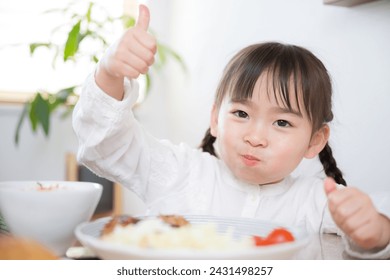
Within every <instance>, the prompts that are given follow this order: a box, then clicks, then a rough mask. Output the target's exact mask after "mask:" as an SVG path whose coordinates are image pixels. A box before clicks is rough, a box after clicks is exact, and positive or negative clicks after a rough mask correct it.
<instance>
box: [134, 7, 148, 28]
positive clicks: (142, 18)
mask: <svg viewBox="0 0 390 280" xmlns="http://www.w3.org/2000/svg"><path fill="white" fill-rule="evenodd" d="M149 21H150V12H149V9H148V7H146V6H145V5H139V12H138V20H137V23H136V26H137V27H139V28H141V29H142V30H144V31H147V30H148V27H149Z"/></svg>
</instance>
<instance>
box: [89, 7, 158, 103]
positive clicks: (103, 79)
mask: <svg viewBox="0 0 390 280" xmlns="http://www.w3.org/2000/svg"><path fill="white" fill-rule="evenodd" d="M149 21H150V13H149V9H148V8H147V7H146V6H144V5H140V6H139V15H138V20H137V22H136V24H135V26H134V27H132V28H129V29H128V30H126V31H125V33H124V34H123V35H122V36H121V37H120V38H119V40H118V41H117V42H116V43H115V44H113V45H112V46H110V47H109V48H108V49H107V51H106V52H105V54H104V56H103V57H102V59H101V60H100V62H99V65H98V69H97V71H96V75H95V79H96V83H97V84H98V86H99V87H100V88H102V89H103V91H105V92H106V93H108V94H109V95H111V96H113V97H115V98H117V99H119V100H121V99H122V97H123V78H124V77H127V78H129V79H136V78H138V76H139V75H140V74H146V73H147V72H148V70H149V67H150V66H151V65H152V64H153V62H154V55H155V53H156V50H157V43H156V39H155V38H154V36H153V35H151V34H149V33H148V32H147V30H148V27H149Z"/></svg>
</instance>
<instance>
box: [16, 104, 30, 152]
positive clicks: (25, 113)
mask: <svg viewBox="0 0 390 280" xmlns="http://www.w3.org/2000/svg"><path fill="white" fill-rule="evenodd" d="M29 108H30V103H28V102H26V103H25V104H24V106H23V110H22V113H21V114H20V116H19V120H18V125H17V126H16V130H15V137H14V141H15V144H16V145H18V144H19V135H20V130H21V129H22V124H23V122H24V120H25V119H26V117H27V114H28V110H29Z"/></svg>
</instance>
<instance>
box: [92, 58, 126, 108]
mask: <svg viewBox="0 0 390 280" xmlns="http://www.w3.org/2000/svg"><path fill="white" fill-rule="evenodd" d="M95 81H96V84H97V85H98V86H99V87H100V88H101V89H102V90H103V91H104V92H105V93H107V94H108V95H110V96H111V97H113V98H115V99H117V100H119V101H120V100H122V99H123V94H124V87H123V78H122V77H119V78H118V77H115V76H112V75H110V74H109V73H107V71H106V70H105V69H104V67H101V66H100V65H98V67H97V69H96V73H95Z"/></svg>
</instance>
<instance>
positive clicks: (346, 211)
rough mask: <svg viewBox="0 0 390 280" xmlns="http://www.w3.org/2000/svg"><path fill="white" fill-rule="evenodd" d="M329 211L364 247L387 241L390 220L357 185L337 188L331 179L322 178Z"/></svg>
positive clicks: (377, 246) (347, 232)
mask: <svg viewBox="0 0 390 280" xmlns="http://www.w3.org/2000/svg"><path fill="white" fill-rule="evenodd" d="M324 188H325V192H326V195H327V196H328V205H329V211H330V213H331V215H332V217H333V220H334V221H335V223H336V224H337V226H338V227H339V228H340V229H341V230H342V231H343V232H344V233H345V234H346V235H347V236H349V238H351V239H352V240H353V241H354V242H355V243H356V244H357V245H359V246H360V247H362V248H364V249H373V248H382V247H385V246H386V245H388V244H389V242H390V220H389V219H388V218H387V217H385V216H383V215H381V214H380V213H379V212H378V211H377V210H376V209H375V207H374V205H373V203H372V201H371V199H370V198H369V196H368V195H367V194H365V193H364V192H362V191H360V190H359V189H357V188H353V187H346V188H343V189H337V188H336V183H335V182H334V180H333V179H331V178H327V179H326V180H325V182H324Z"/></svg>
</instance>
